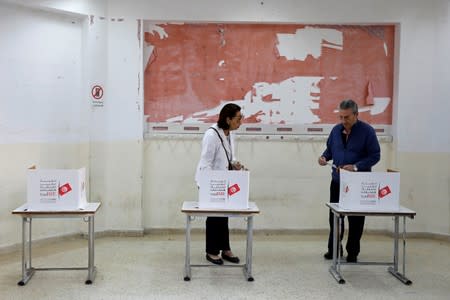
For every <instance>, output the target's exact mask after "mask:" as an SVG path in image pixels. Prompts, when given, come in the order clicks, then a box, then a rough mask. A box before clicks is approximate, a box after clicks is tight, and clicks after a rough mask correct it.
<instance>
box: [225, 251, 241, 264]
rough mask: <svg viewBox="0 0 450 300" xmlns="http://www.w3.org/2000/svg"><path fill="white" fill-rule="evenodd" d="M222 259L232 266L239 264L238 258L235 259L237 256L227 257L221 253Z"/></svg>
mask: <svg viewBox="0 0 450 300" xmlns="http://www.w3.org/2000/svg"><path fill="white" fill-rule="evenodd" d="M222 258H223V259H225V260H227V261H229V262H232V263H234V264H238V263H239V257H237V256H228V255H226V254H224V253H223V252H222Z"/></svg>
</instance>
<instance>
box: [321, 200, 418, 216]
mask: <svg viewBox="0 0 450 300" xmlns="http://www.w3.org/2000/svg"><path fill="white" fill-rule="evenodd" d="M326 206H328V207H329V208H330V209H331V210H332V211H333V212H336V213H338V214H340V215H344V216H407V217H410V218H411V219H412V218H414V216H415V215H416V212H415V211H413V210H411V209H409V208H406V207H403V206H400V208H399V209H398V210H386V211H384V210H370V209H367V210H350V209H345V208H342V207H339V203H326Z"/></svg>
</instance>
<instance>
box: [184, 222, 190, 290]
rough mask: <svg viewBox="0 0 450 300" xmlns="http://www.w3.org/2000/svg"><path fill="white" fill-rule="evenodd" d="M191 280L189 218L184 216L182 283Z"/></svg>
mask: <svg viewBox="0 0 450 300" xmlns="http://www.w3.org/2000/svg"><path fill="white" fill-rule="evenodd" d="M190 280H191V216H189V215H186V254H185V261H184V281H190Z"/></svg>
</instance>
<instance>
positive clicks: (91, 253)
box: [85, 216, 97, 284]
mask: <svg viewBox="0 0 450 300" xmlns="http://www.w3.org/2000/svg"><path fill="white" fill-rule="evenodd" d="M88 222H89V229H88V236H89V237H88V238H89V240H88V252H89V254H88V277H87V279H86V281H85V284H92V282H93V281H94V278H95V274H96V273H97V270H96V268H95V266H94V236H95V231H94V216H90V217H88Z"/></svg>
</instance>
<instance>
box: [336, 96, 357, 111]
mask: <svg viewBox="0 0 450 300" xmlns="http://www.w3.org/2000/svg"><path fill="white" fill-rule="evenodd" d="M339 109H342V110H344V109H351V110H352V112H353V113H354V114H356V113H358V104H356V102H355V101H353V100H352V99H347V100H343V101H342V102H341V104H339Z"/></svg>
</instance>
